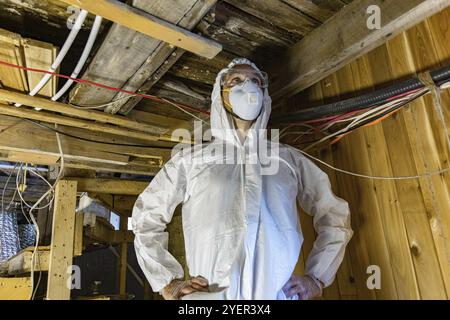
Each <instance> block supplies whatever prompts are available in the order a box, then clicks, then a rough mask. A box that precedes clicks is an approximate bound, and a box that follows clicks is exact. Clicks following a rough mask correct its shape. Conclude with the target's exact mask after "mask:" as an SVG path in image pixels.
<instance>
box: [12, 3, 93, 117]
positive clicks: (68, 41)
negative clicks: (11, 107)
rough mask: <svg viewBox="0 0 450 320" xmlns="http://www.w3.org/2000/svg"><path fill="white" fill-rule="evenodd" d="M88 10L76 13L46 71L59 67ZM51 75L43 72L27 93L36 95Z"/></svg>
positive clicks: (53, 70)
mask: <svg viewBox="0 0 450 320" xmlns="http://www.w3.org/2000/svg"><path fill="white" fill-rule="evenodd" d="M87 14H88V12H87V11H86V10H81V12H80V14H79V15H78V17H77V19H76V20H75V24H74V25H73V27H72V30H70V33H69V36H68V37H67V39H66V41H65V42H64V45H63V46H62V48H61V51H60V52H59V53H58V55H57V56H56V59H55V61H53V63H52V65H51V66H50V69H48V71H50V72H55V70H56V69H57V68H58V67H59V65H60V64H61V62H62V60H63V59H64V57H65V56H66V54H67V51H69V49H70V47H71V46H72V44H73V41H74V40H75V37H76V36H77V35H78V32H79V31H80V29H81V27H82V26H83V22H84V20H85V19H86V16H87ZM51 77H52V75H51V74H45V75H44V76H43V77H42V79H41V81H39V83H38V84H37V85H36V86H35V87H34V88H33V90H31V91H30V93H29V95H30V96H34V95H36V94H37V93H38V92H39V91H41V89H42V88H43V87H44V86H45V84H46V83H47V82H48V80H50V78H51ZM21 105H22V104H20V103H16V104H15V106H16V107H20V106H21ZM35 109H36V110H40V109H41V108H35Z"/></svg>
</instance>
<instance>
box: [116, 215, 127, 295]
mask: <svg viewBox="0 0 450 320" xmlns="http://www.w3.org/2000/svg"><path fill="white" fill-rule="evenodd" d="M127 230H128V217H127V216H121V217H120V231H122V232H126V231H127ZM127 256H128V245H127V242H126V241H123V242H121V243H120V245H119V261H118V271H119V272H118V273H119V277H118V278H119V294H120V295H125V294H126V292H127Z"/></svg>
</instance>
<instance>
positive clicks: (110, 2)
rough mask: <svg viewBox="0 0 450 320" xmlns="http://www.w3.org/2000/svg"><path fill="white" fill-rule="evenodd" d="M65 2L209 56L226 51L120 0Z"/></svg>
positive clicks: (209, 57) (75, 0)
mask: <svg viewBox="0 0 450 320" xmlns="http://www.w3.org/2000/svg"><path fill="white" fill-rule="evenodd" d="M63 2H65V3H67V4H70V5H74V6H77V7H79V8H82V9H84V10H87V11H89V12H90V13H93V14H96V15H99V16H102V17H104V18H106V19H108V20H111V21H113V22H115V23H117V24H120V25H123V26H125V27H127V28H130V29H132V30H136V31H138V32H141V33H143V34H146V35H148V36H150V37H152V38H155V39H158V40H161V41H164V42H167V43H170V44H171V45H174V46H176V47H180V48H182V49H184V50H187V51H189V52H192V53H195V54H198V55H200V56H202V57H205V58H208V59H212V58H214V57H215V56H216V55H217V54H218V53H219V52H220V51H221V50H222V46H221V45H220V44H219V43H217V42H215V41H212V40H209V39H206V38H203V37H201V36H199V35H197V34H195V33H192V32H189V31H187V30H185V29H183V28H180V27H178V26H176V25H173V24H171V23H168V22H166V21H164V20H162V19H159V18H157V17H154V16H152V15H150V14H148V13H146V12H144V11H142V10H139V9H137V8H134V7H131V6H128V5H126V4H123V3H121V2H119V1H116V0H96V1H91V0H63Z"/></svg>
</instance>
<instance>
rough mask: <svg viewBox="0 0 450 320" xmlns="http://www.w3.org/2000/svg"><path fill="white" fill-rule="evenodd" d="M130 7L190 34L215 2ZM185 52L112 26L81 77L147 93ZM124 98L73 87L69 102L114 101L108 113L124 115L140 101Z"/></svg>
mask: <svg viewBox="0 0 450 320" xmlns="http://www.w3.org/2000/svg"><path fill="white" fill-rule="evenodd" d="M130 3H131V5H133V6H134V7H136V8H138V9H140V10H143V11H146V12H148V13H151V14H152V15H154V16H157V17H159V18H161V19H164V20H165V21H168V22H170V23H173V24H174V25H178V26H179V27H182V28H185V29H188V30H191V29H193V28H194V27H195V25H196V24H197V23H198V22H199V21H200V19H201V18H202V17H203V16H204V15H205V14H206V13H207V12H208V11H209V10H210V9H211V7H212V6H213V5H214V4H215V3H216V0H183V1H180V0H155V1H144V0H133V1H131V2H130ZM184 52H185V51H184V50H183V49H181V48H177V47H173V46H171V45H169V44H167V43H165V42H161V41H159V40H156V39H154V38H151V37H149V36H147V35H145V34H142V33H138V32H135V31H133V30H131V29H129V28H126V27H124V26H122V25H119V24H113V25H112V27H111V29H110V30H109V31H108V34H107V35H106V37H105V39H104V41H103V43H102V44H101V46H100V48H99V49H98V51H97V53H96V55H95V56H94V58H93V60H92V62H91V63H90V65H89V67H88V68H87V70H86V72H85V73H84V74H83V79H89V80H93V81H99V82H102V83H104V84H107V85H110V86H114V87H119V88H123V89H126V90H130V91H139V92H148V91H149V90H150V88H151V87H152V86H153V85H154V84H155V83H156V82H157V81H158V80H159V79H161V77H162V76H163V75H164V74H165V73H166V72H167V70H168V69H170V67H171V66H172V65H173V64H174V63H175V62H176V61H177V60H178V59H179V58H180V57H181V56H182V55H183V53H184ZM124 66H126V67H124ZM111 75H114V76H113V77H111ZM123 98H124V95H123V94H120V93H116V92H112V91H107V90H102V89H98V88H93V87H86V86H81V85H75V87H74V88H73V89H72V91H71V93H70V101H71V102H72V103H74V104H78V105H88V104H91V105H92V104H103V103H108V102H111V101H116V102H115V103H113V104H112V105H110V106H108V107H107V108H106V111H107V112H109V113H116V112H118V111H119V110H120V112H121V113H123V114H126V113H127V112H128V111H130V110H131V109H132V108H133V107H134V106H135V105H136V104H137V103H138V102H139V101H141V98H139V97H130V99H126V98H125V99H123Z"/></svg>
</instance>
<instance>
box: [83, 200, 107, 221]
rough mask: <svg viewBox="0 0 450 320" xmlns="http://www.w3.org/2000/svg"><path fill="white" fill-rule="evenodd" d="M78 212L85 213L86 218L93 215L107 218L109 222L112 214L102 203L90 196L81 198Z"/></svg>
mask: <svg viewBox="0 0 450 320" xmlns="http://www.w3.org/2000/svg"><path fill="white" fill-rule="evenodd" d="M77 212H83V213H84V214H85V216H87V215H91V214H93V215H95V216H97V217H102V218H105V219H106V220H107V221H109V218H110V214H111V212H110V210H109V209H108V208H105V207H104V206H103V205H102V204H101V203H99V202H98V201H96V200H94V199H92V198H90V197H89V196H88V195H83V196H82V197H81V198H80V202H79V204H78V209H77Z"/></svg>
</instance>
